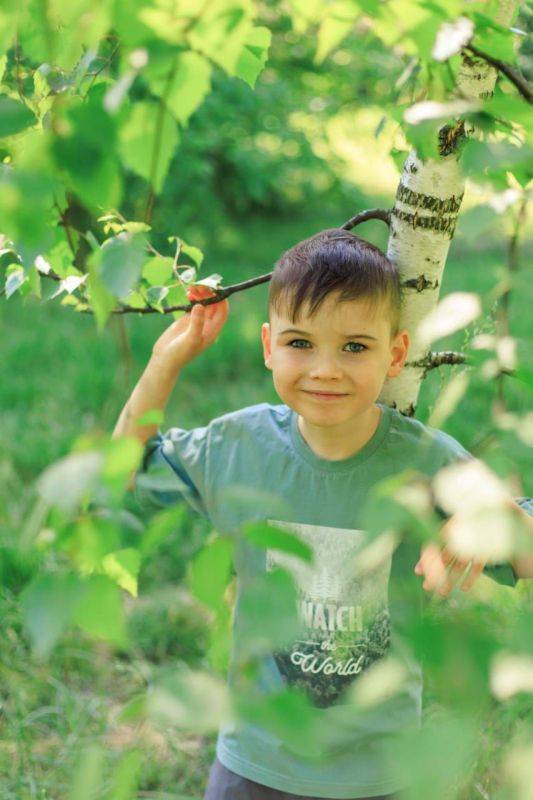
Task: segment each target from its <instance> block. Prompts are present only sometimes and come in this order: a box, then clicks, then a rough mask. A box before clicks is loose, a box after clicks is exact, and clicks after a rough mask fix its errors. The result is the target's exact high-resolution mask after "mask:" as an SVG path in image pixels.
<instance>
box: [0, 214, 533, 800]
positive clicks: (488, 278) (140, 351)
mask: <svg viewBox="0 0 533 800" xmlns="http://www.w3.org/2000/svg"><path fill="white" fill-rule="evenodd" d="M338 223H339V219H338V214H335V213H334V210H332V209H328V208H325V209H323V210H321V211H320V212H316V213H315V214H314V216H313V215H308V216H305V217H304V216H302V217H301V218H299V219H298V218H297V219H292V220H290V221H282V220H277V221H275V222H274V221H273V222H271V223H265V221H264V220H262V219H260V218H255V219H249V220H246V221H244V222H241V223H240V224H239V225H237V224H236V223H231V222H230V221H227V222H226V223H225V225H224V226H223V227H220V226H218V227H214V228H213V229H212V230H211V231H210V238H208V239H207V240H206V242H205V244H204V249H205V252H206V264H207V265H208V266H206V268H205V271H204V274H209V273H210V272H220V273H221V274H222V275H223V276H224V282H225V283H226V284H229V283H233V282H235V281H238V280H243V279H245V278H246V277H250V276H252V275H256V274H261V273H264V272H267V271H270V269H271V268H272V265H273V263H274V261H275V259H276V258H277V257H278V256H279V254H280V252H281V251H282V250H283V249H285V248H287V247H289V246H290V245H291V244H293V243H294V242H295V241H297V240H298V239H301V238H304V237H305V236H308V235H310V234H311V233H313V232H315V231H316V230H319V229H320V228H324V227H328V226H330V225H334V224H338ZM361 233H364V235H367V236H369V238H372V239H373V240H374V241H375V242H376V243H378V244H381V245H384V233H383V231H382V230H381V228H380V226H379V224H378V223H370V224H369V225H368V226H367V227H365V229H364V231H363V230H362V231H361ZM184 235H185V233H184ZM186 238H188V240H191V241H192V240H193V239H192V237H187V236H186ZM503 259H504V251H503V247H501V248H495V249H492V250H490V251H486V250H477V251H476V250H469V249H466V247H465V246H463V245H461V242H460V241H458V242H456V243H455V244H454V245H453V247H452V252H451V256H450V259H449V264H448V267H447V270H446V276H445V281H444V285H443V293H446V292H449V291H452V290H465V291H477V292H480V293H481V294H482V296H483V297H484V298H487V293H488V292H489V291H490V290H491V288H492V286H493V285H494V283H495V281H496V278H497V274H498V270H499V269H501V265H502V263H503ZM266 296H267V286H260V287H256V288H254V289H252V290H250V291H247V292H243V293H239V294H238V295H235V296H234V297H233V298H232V299H231V300H230V306H231V314H230V318H229V321H228V324H227V326H226V327H225V329H224V331H223V332H222V334H221V336H220V337H219V340H218V342H217V343H216V344H215V345H214V346H213V347H212V348H210V349H209V350H208V351H206V352H205V353H204V354H202V356H201V357H200V358H199V359H198V360H197V361H195V362H193V363H192V364H190V365H189V366H188V367H187V368H186V370H184V372H183V373H182V375H181V377H180V380H179V382H178V385H177V387H176V390H175V392H174V394H173V396H172V399H171V401H170V403H169V406H168V409H167V414H166V424H167V425H179V426H181V427H185V428H188V427H194V426H197V425H203V424H205V423H207V422H208V421H209V420H210V419H212V418H213V417H214V416H217V415H220V414H223V413H225V412H227V411H231V410H234V409H237V408H240V407H242V406H245V405H250V404H253V403H258V402H261V401H265V400H266V401H269V402H273V403H278V402H280V400H279V398H278V397H277V395H276V394H275V391H274V389H273V386H272V381H271V374H270V372H269V371H267V370H266V369H265V367H264V364H263V358H262V350H261V343H260V325H261V322H263V321H264V319H265V307H266ZM485 302H486V303H487V302H488V301H487V300H486V301H485ZM487 310H488V309H487ZM511 318H512V333H513V335H515V336H516V337H518V339H519V353H521V354H523V355H524V363H526V364H528V359H529V368H531V356H530V355H528V354H527V353H526V350H525V342H526V337H527V326H528V324H529V319H528V314H527V300H526V297H525V295H524V294H523V293H520V292H517V293H515V294H514V295H513V299H512V304H511ZM166 324H168V320H166V319H162V318H160V317H159V316H158V315H154V316H153V317H139V318H137V317H134V316H130V317H128V318H126V319H121V320H117V319H114V320H113V321H112V324H111V325H110V326H109V327H108V328H107V329H106V330H105V332H104V333H103V334H102V335H98V334H97V332H96V328H95V325H94V321H93V319H92V318H91V317H88V316H83V315H79V316H76V315H75V314H74V313H72V312H71V311H70V310H68V309H62V308H60V307H59V306H58V305H57V304H55V305H54V304H53V303H48V304H39V303H38V302H29V303H27V304H25V305H23V304H22V303H21V302H20V301H19V300H18V299H17V298H12V299H10V300H9V301H8V302H4V303H3V304H2V306H1V308H0V337H1V341H2V343H3V354H2V361H3V375H4V378H3V380H2V383H1V384H0V414H1V418H2V426H1V428H0V454H1V455H0V478H1V480H0V526H1V528H2V531H3V541H2V542H1V543H0V544H1V545H2V548H3V549H2V559H3V560H2V572H1V575H2V577H3V580H2V584H3V587H4V588H3V590H2V594H1V596H0V597H1V599H0V609H1V614H2V626H1V631H0V647H1V662H0V687H1V689H0V692H1V696H2V706H1V710H0V714H1V716H0V797H1V798H2V800H26V798H31V799H32V800H33V798H39V800H52V798H53V799H54V800H62V798H67V797H68V796H69V791H70V787H71V785H72V783H71V782H72V775H73V771H74V772H75V770H76V769H77V767H76V765H77V764H79V759H80V757H81V754H82V753H83V752H84V750H86V748H87V746H88V745H90V744H91V743H98V742H100V743H102V742H103V743H104V748H105V752H104V773H103V780H104V783H105V782H106V781H107V783H106V785H108V786H110V785H111V784H110V781H111V779H112V776H113V774H114V771H115V770H116V768H117V764H118V763H119V760H120V758H121V757H122V755H123V753H124V752H126V751H129V750H130V749H132V748H139V749H141V750H142V752H143V756H144V758H143V763H142V768H141V781H140V787H141V790H140V794H139V797H146V798H148V797H150V798H153V800H155V799H156V798H159V800H163V798H174V799H175V800H176V798H178V797H179V796H191V797H195V796H197V797H200V796H201V795H202V792H203V789H204V786H205V781H206V777H207V772H208V769H209V765H210V763H211V761H212V759H213V757H214V742H215V736H214V735H213V734H209V735H206V736H191V735H186V734H184V733H183V732H175V731H174V732H173V731H167V730H165V732H164V733H162V732H161V731H158V730H157V729H156V728H154V727H151V726H144V727H141V728H140V727H139V726H138V725H135V724H133V723H129V724H117V722H116V713H117V710H118V709H119V708H121V707H122V705H123V704H124V703H126V702H127V701H128V700H129V699H130V698H131V697H132V696H133V695H134V694H135V692H137V691H140V690H142V688H143V687H144V686H145V685H146V682H147V680H149V677H150V675H152V674H153V671H154V670H157V668H158V666H159V665H165V664H166V665H169V664H172V662H173V661H176V660H177V659H184V660H185V661H187V662H188V663H190V664H191V665H199V664H201V663H202V657H203V647H204V643H205V631H206V620H205V619H204V618H203V617H202V614H201V612H200V610H199V609H198V608H195V607H194V604H191V602H190V598H189V597H188V596H187V594H186V593H184V591H183V590H182V587H181V581H182V579H183V575H184V570H185V564H186V562H187V560H188V558H189V556H190V553H191V552H194V550H195V549H197V548H199V547H200V546H201V544H202V542H203V540H204V538H205V536H206V535H207V534H208V533H209V531H208V529H207V527H206V523H205V522H204V521H203V520H202V519H200V518H195V517H194V516H193V515H192V514H189V513H187V514H186V515H185V516H184V518H183V523H182V525H181V527H180V528H179V529H177V530H176V531H175V532H174V533H173V534H172V536H170V537H168V538H167V539H166V540H165V541H164V542H163V543H162V544H161V545H160V547H159V548H158V549H157V551H156V552H155V553H154V556H153V558H152V560H151V561H150V562H149V563H148V564H146V566H145V567H144V568H143V572H142V574H141V576H140V583H141V597H140V599H139V600H138V601H137V602H134V603H132V604H131V608H130V610H129V613H128V625H129V630H130V633H131V637H132V640H133V642H134V650H133V654H132V655H131V656H130V657H129V658H125V657H123V656H120V654H117V653H114V652H112V650H111V649H109V648H107V647H105V646H103V645H100V644H95V643H94V642H91V641H89V640H88V639H86V638H85V637H84V636H82V635H81V634H80V633H79V632H76V631H72V632H70V633H69V634H68V635H67V636H65V637H64V638H63V639H62V641H61V644H60V645H59V646H58V648H57V649H56V651H55V652H54V654H53V656H52V657H51V659H50V661H49V662H47V663H39V662H37V661H35V659H34V658H33V657H32V656H31V653H30V652H29V647H28V643H27V640H26V637H25V635H24V632H23V631H22V628H21V619H20V611H19V608H18V603H17V594H18V592H19V591H20V589H21V588H22V586H23V585H24V584H25V583H26V581H27V580H28V579H29V577H31V574H32V570H33V568H34V565H33V564H32V563H31V562H29V563H28V562H27V561H24V560H21V559H20V557H19V556H18V555H17V549H16V546H15V545H16V538H17V536H18V534H19V531H20V528H21V525H22V524H23V522H24V520H25V519H26V515H27V510H28V508H29V507H30V505H31V502H32V500H33V498H34V496H35V489H34V481H35V479H36V477H37V476H38V475H39V473H40V472H41V471H42V470H43V469H44V468H45V467H46V466H47V465H48V464H49V463H51V462H52V461H54V460H56V459H58V458H60V457H61V456H63V455H65V454H66V453H68V452H69V449H70V446H71V444H72V441H73V440H74V439H75V438H76V437H79V436H83V435H84V434H87V433H93V432H95V431H101V432H110V431H111V430H112V428H113V425H114V423H115V420H116V418H117V416H118V414H119V412H120V409H121V408H122V405H123V404H124V402H125V400H126V399H127V397H128V394H129V392H130V390H131V388H132V387H133V385H134V383H135V381H136V380H137V378H138V376H139V374H140V373H141V371H142V369H143V366H144V364H145V363H146V361H147V359H148V357H149V354H150V351H151V347H152V344H153V342H154V341H155V339H156V337H157V336H158V335H159V334H160V333H161V332H162V330H163V329H164V327H165V325H166ZM121 325H123V326H124V328H123V329H122V330H121V327H120V326H121ZM124 332H126V334H127V339H128V341H129V351H128V352H126V353H125V352H124V350H123V349H121V345H120V342H121V340H122V339H123V334H124ZM463 340H464V335H463V334H462V333H460V334H457V335H455V336H453V337H450V338H449V339H448V340H446V341H445V342H443V343H439V347H440V349H447V348H448V347H450V348H452V347H453V348H460V347H461V346H462V345H463ZM441 345H442V346H441ZM453 371H454V370H453ZM453 371H450V372H448V371H445V370H444V369H443V370H435V371H433V372H432V373H430V374H429V376H428V378H427V379H426V381H425V382H424V384H423V387H422V390H421V394H420V398H419V407H418V412H417V416H418V418H419V419H421V420H422V421H426V420H427V419H428V416H429V413H430V411H431V408H432V406H433V404H434V402H435V399H436V397H437V395H438V393H439V391H440V390H441V388H442V387H443V385H445V384H446V383H447V382H448V380H449V379H450V376H451V374H452V373H453ZM506 392H507V397H508V401H509V404H510V406H511V408H512V409H513V410H515V411H517V412H519V413H523V412H524V411H525V409H526V391H525V390H524V389H523V388H522V386H521V385H520V383H519V382H518V381H515V380H513V379H509V380H507V381H506ZM493 396H494V384H493V383H491V382H486V381H483V380H481V379H480V378H476V379H475V380H474V381H473V382H472V385H471V387H470V389H469V391H468V393H467V395H466V397H465V398H464V399H463V401H462V402H461V406H460V408H459V410H458V411H457V412H456V413H455V414H454V415H452V417H451V418H450V419H449V420H448V421H447V423H446V426H445V430H447V431H448V432H449V433H451V434H452V435H453V436H455V437H456V438H458V439H459V441H461V443H463V444H464V446H465V447H467V449H470V450H471V451H472V452H475V453H477V454H480V455H483V457H484V458H486V459H487V460H488V461H489V463H491V464H492V465H493V466H495V467H496V468H497V469H498V471H499V472H500V473H501V474H503V475H510V476H511V477H512V480H513V481H514V485H515V486H516V491H517V492H519V493H522V492H525V493H527V491H528V487H527V486H524V485H523V483H522V482H521V476H523V475H525V474H526V473H527V464H528V460H527V459H528V453H527V448H526V445H525V443H524V442H522V441H521V440H520V439H518V438H517V437H516V436H515V434H514V433H513V432H511V431H510V432H505V433H502V432H500V433H498V434H497V435H494V430H493V429H492V426H491V423H490V409H491V403H492V400H493ZM529 490H530V489H529ZM500 725H501V728H502V730H497V729H496V728H497V725H495V731H494V733H492V732H491V733H490V736H489V738H490V741H491V742H492V743H493V747H492V749H491V747H490V746H489V749H488V751H487V752H492V751H493V750H495V749H497V747H496V745H497V744H498V742H500V741H503V740H504V739H505V738H506V737H508V734H509V729H510V726H509V725H506V724H504V723H500ZM491 737H492V738H491ZM482 768H483V769H485V770H489V769H490V764H489V763H488V761H487V763H485V764H484V765H482Z"/></svg>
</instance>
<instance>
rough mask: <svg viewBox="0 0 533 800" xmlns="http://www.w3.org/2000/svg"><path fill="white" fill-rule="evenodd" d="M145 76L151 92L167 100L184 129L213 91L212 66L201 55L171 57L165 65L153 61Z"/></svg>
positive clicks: (188, 54)
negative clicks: (205, 98) (192, 115)
mask: <svg viewBox="0 0 533 800" xmlns="http://www.w3.org/2000/svg"><path fill="white" fill-rule="evenodd" d="M145 73H146V76H147V79H148V81H149V83H150V88H151V90H152V92H153V93H154V94H155V95H157V96H158V97H163V96H164V98H165V103H166V105H167V108H168V109H169V111H171V112H172V114H173V115H174V117H175V118H176V119H177V120H178V122H180V123H181V124H182V125H185V124H186V123H187V122H188V120H189V117H190V116H191V114H193V113H194V111H196V109H197V108H198V106H199V105H200V103H201V102H202V101H203V99H204V97H205V96H206V94H207V93H208V92H209V90H210V88H211V64H210V63H209V61H208V60H207V59H206V58H204V56H202V55H200V54H199V53H193V52H186V53H179V54H177V55H176V54H172V56H171V57H170V56H167V58H166V59H165V60H163V61H162V62H158V61H154V59H152V60H151V61H150V63H149V65H148V67H147V69H146V70H145ZM169 76H171V77H169Z"/></svg>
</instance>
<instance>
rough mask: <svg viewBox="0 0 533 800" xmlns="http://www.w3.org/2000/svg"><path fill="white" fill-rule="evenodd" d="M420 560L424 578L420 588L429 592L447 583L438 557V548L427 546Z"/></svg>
mask: <svg viewBox="0 0 533 800" xmlns="http://www.w3.org/2000/svg"><path fill="white" fill-rule="evenodd" d="M422 560H423V566H424V574H425V576H426V578H425V581H424V583H423V584H422V588H423V589H426V590H428V591H431V590H432V589H437V588H438V587H442V585H443V584H445V583H446V582H447V573H446V567H445V566H444V564H443V563H442V560H441V557H440V548H439V547H438V546H437V545H435V544H429V545H428V546H427V547H426V548H425V551H424V554H423V556H422Z"/></svg>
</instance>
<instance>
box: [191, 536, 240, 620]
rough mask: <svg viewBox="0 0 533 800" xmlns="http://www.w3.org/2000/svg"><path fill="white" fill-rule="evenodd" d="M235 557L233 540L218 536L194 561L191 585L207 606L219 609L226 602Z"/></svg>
mask: <svg viewBox="0 0 533 800" xmlns="http://www.w3.org/2000/svg"><path fill="white" fill-rule="evenodd" d="M232 557H233V542H232V541H231V539H228V538H227V537H217V538H216V539H213V540H212V541H211V542H209V543H208V544H207V545H206V546H205V547H204V548H202V550H200V552H199V553H198V554H197V555H196V557H195V558H194V560H193V561H192V563H191V565H190V569H189V585H190V587H191V591H192V592H193V594H194V595H196V597H197V598H198V599H199V600H200V601H201V602H202V603H205V605H206V606H209V608H212V609H213V610H214V611H217V610H218V609H219V607H220V606H221V605H222V604H223V603H224V592H225V590H226V587H227V584H228V581H229V577H230V570H231V566H232Z"/></svg>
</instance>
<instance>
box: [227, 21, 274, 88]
mask: <svg viewBox="0 0 533 800" xmlns="http://www.w3.org/2000/svg"><path fill="white" fill-rule="evenodd" d="M271 39H272V33H271V32H270V31H269V29H268V28H264V27H262V26H258V27H255V28H252V29H251V30H250V32H249V34H248V37H247V39H246V44H245V46H244V48H243V50H242V52H241V54H240V56H239V60H238V61H237V65H236V68H235V74H236V75H237V77H238V78H242V80H243V81H246V83H247V84H248V85H249V86H251V87H252V89H253V88H254V86H255V84H256V81H257V78H258V76H259V74H260V72H261V71H262V70H263V68H264V66H265V64H266V62H267V59H268V48H269V47H270V42H271Z"/></svg>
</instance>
